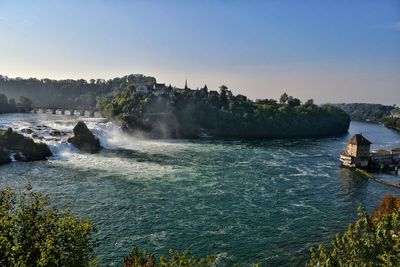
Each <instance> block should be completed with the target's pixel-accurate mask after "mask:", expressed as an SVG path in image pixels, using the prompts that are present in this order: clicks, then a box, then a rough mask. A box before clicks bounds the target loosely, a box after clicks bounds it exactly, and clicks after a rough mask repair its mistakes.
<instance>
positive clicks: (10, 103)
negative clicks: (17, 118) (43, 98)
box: [0, 94, 32, 114]
mask: <svg viewBox="0 0 400 267" xmlns="http://www.w3.org/2000/svg"><path fill="white" fill-rule="evenodd" d="M17 105H18V106H23V107H26V108H30V107H31V106H32V101H31V100H30V99H29V98H27V97H24V96H20V97H19V100H18V103H17V102H16V101H15V99H14V98H10V99H8V98H7V96H6V95H3V94H0V114H2V113H13V112H17Z"/></svg>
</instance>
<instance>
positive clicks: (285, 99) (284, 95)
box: [279, 93, 289, 104]
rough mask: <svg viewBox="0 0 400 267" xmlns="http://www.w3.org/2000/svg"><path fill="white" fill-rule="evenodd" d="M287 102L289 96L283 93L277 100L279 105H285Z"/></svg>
mask: <svg viewBox="0 0 400 267" xmlns="http://www.w3.org/2000/svg"><path fill="white" fill-rule="evenodd" d="M288 100H289V96H288V94H286V93H283V94H282V95H281V97H280V98H279V103H281V104H286V102H287V101H288Z"/></svg>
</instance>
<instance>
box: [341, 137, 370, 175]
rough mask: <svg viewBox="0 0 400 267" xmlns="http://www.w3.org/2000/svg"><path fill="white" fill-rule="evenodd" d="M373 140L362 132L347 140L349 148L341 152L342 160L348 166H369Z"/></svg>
mask: <svg viewBox="0 0 400 267" xmlns="http://www.w3.org/2000/svg"><path fill="white" fill-rule="evenodd" d="M371 144H372V143H371V142H370V141H368V140H367V139H366V138H365V137H364V136H362V134H355V135H354V136H353V137H352V138H350V140H348V141H347V150H346V151H343V152H342V153H340V162H341V163H342V165H343V166H346V167H368V162H369V158H370V147H371Z"/></svg>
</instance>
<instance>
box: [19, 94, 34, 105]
mask: <svg viewBox="0 0 400 267" xmlns="http://www.w3.org/2000/svg"><path fill="white" fill-rule="evenodd" d="M18 104H19V105H21V106H23V107H26V108H31V107H32V100H30V99H29V98H27V97H25V96H20V97H19V102H18Z"/></svg>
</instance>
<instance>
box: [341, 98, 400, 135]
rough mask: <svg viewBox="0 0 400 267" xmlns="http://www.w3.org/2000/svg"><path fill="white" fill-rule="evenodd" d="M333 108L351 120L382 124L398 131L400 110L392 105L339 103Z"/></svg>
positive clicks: (399, 128)
mask: <svg viewBox="0 0 400 267" xmlns="http://www.w3.org/2000/svg"><path fill="white" fill-rule="evenodd" d="M334 106H336V107H338V108H340V109H342V110H343V111H345V112H346V113H347V114H349V116H350V118H351V119H352V120H356V121H367V122H377V123H383V125H385V126H386V127H388V128H391V129H394V130H397V131H400V108H399V107H396V106H394V105H393V106H387V105H381V104H366V103H350V104H345V103H341V104H334Z"/></svg>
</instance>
